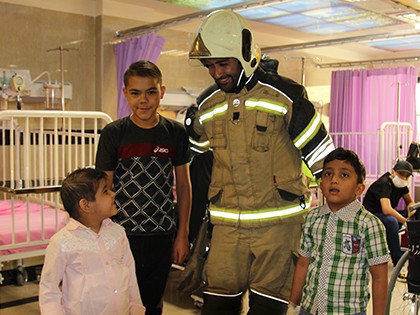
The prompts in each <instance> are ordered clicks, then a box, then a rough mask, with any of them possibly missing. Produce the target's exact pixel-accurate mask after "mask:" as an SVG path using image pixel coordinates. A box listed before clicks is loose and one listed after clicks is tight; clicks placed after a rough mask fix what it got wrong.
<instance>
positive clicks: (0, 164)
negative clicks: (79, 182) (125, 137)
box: [0, 110, 112, 284]
mask: <svg viewBox="0 0 420 315" xmlns="http://www.w3.org/2000/svg"><path fill="white" fill-rule="evenodd" d="M111 121H112V119H111V118H110V117H109V116H108V115H106V114H104V113H101V112H88V111H81V112H76V111H52V110H51V111H38V110H5V111H0V150H1V152H0V284H1V283H2V282H3V276H2V274H1V271H4V270H8V269H15V268H16V269H17V271H18V272H17V283H18V284H23V282H25V279H26V274H25V269H24V267H25V266H24V264H23V263H24V261H25V260H28V259H29V258H34V257H42V256H43V255H44V253H45V248H46V246H47V244H48V240H49V239H50V237H51V236H52V235H53V234H54V233H55V232H56V231H58V230H59V229H60V228H62V227H63V226H64V225H65V224H66V223H67V222H68V219H69V217H68V215H67V213H66V212H65V211H64V209H63V207H62V205H61V201H60V198H59V190H60V185H61V182H62V180H63V179H64V177H65V176H66V175H67V174H68V173H70V172H71V171H73V170H74V169H76V168H78V167H84V166H90V165H94V163H95V153H96V148H97V142H98V138H99V135H100V130H101V129H102V128H103V127H104V126H105V125H106V124H107V123H109V122H111Z"/></svg>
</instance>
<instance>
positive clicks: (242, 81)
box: [234, 68, 248, 93]
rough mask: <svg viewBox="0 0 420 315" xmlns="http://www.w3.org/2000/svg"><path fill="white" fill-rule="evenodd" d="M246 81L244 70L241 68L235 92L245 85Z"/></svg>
mask: <svg viewBox="0 0 420 315" xmlns="http://www.w3.org/2000/svg"><path fill="white" fill-rule="evenodd" d="M247 81H248V78H247V77H246V76H245V70H244V68H242V70H241V73H240V74H239V77H238V82H236V88H235V91H234V92H235V93H239V92H240V91H241V90H242V88H243V87H244V86H245V83H246V82H247Z"/></svg>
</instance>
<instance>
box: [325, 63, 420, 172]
mask: <svg viewBox="0 0 420 315" xmlns="http://www.w3.org/2000/svg"><path fill="white" fill-rule="evenodd" d="M417 77H418V69H416V68H414V67H399V68H383V69H371V70H344V71H334V72H333V73H332V80H331V101H330V132H331V133H334V132H358V131H360V132H376V131H378V130H379V129H380V127H381V124H382V123H383V122H397V121H398V107H400V122H408V123H410V124H411V126H412V127H413V135H416V100H415V91H416V83H417ZM398 89H400V102H399V101H398ZM349 141H351V137H350V140H349ZM335 145H336V146H344V147H346V143H335ZM375 149H376V148H375V145H374V144H373V143H372V144H369V143H365V144H364V146H363V148H360V151H363V153H364V154H363V156H365V157H366V156H368V157H369V156H372V157H374V154H368V153H369V152H368V151H369V150H375ZM365 151H366V152H365ZM356 152H357V151H356ZM357 153H358V154H359V155H360V153H359V152H357ZM366 153H367V154H366ZM365 159H366V158H365ZM364 162H365V164H367V165H370V164H371V163H372V164H373V163H374V162H373V161H368V160H365V161H364ZM367 168H368V167H367ZM367 171H369V170H368V169H367Z"/></svg>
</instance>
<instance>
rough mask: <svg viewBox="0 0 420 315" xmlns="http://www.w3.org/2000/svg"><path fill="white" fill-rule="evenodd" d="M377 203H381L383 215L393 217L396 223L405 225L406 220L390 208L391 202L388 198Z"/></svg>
mask: <svg viewBox="0 0 420 315" xmlns="http://www.w3.org/2000/svg"><path fill="white" fill-rule="evenodd" d="M379 202H380V203H381V209H382V213H383V214H385V215H391V216H393V217H395V219H397V221H398V222H400V223H401V224H405V222H406V221H407V219H406V218H404V216H402V215H401V214H400V213H399V212H398V211H397V210H395V209H394V208H392V206H391V200H390V199H389V198H381V199H380V200H379Z"/></svg>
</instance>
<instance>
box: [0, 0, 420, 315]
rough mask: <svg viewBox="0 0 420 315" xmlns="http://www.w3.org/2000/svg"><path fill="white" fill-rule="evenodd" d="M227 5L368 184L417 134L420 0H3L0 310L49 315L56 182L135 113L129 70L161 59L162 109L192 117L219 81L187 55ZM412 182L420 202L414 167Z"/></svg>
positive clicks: (179, 299)
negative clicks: (46, 299) (44, 304)
mask: <svg viewBox="0 0 420 315" xmlns="http://www.w3.org/2000/svg"><path fill="white" fill-rule="evenodd" d="M222 6H225V7H226V6H227V7H228V8H231V9H233V10H236V11H238V12H240V13H241V14H243V15H244V16H245V17H246V18H248V19H249V21H250V24H251V27H252V29H253V31H254V36H255V40H256V42H257V44H258V45H259V46H260V47H261V49H262V53H263V54H264V56H266V57H269V58H273V59H277V60H278V61H279V67H278V72H279V73H280V74H281V75H283V76H287V77H289V78H291V79H293V80H295V81H296V82H298V83H301V84H303V85H304V86H305V87H306V90H307V93H308V98H309V99H310V100H311V102H312V103H313V104H314V106H315V108H316V110H317V112H318V117H319V119H321V120H322V121H323V122H324V124H325V125H326V127H327V128H328V129H329V131H330V133H331V135H332V138H333V140H334V142H335V145H336V146H344V147H347V148H350V149H352V150H354V151H356V152H357V153H358V154H359V156H360V157H361V159H362V160H363V162H364V163H365V164H366V168H367V185H369V183H371V182H372V181H374V180H375V179H376V178H378V177H379V176H380V175H382V174H383V173H384V172H386V171H389V170H390V169H391V166H392V165H393V163H394V162H395V160H396V159H398V158H406V155H407V153H408V150H409V147H410V144H412V143H414V144H416V143H418V142H420V136H419V134H418V133H419V127H418V126H420V83H419V81H420V80H419V69H420V14H419V12H420V3H419V2H418V1H406V0H401V1H396V0H371V1H354V0H353V1H350V0H336V1H320V2H316V3H315V2H313V1H308V0H289V1H245V2H243V1H195V2H194V1H182V0H167V1H165V0H142V1H135V0H43V1H32V0H13V1H0V30H1V32H0V47H1V49H0V87H1V90H0V92H1V95H0V142H1V152H0V159H1V161H0V166H1V167H0V196H1V198H0V205H1V208H0V235H2V236H0V314H4V315H7V314H39V308H38V306H37V298H38V297H37V281H38V279H39V273H40V270H41V268H42V263H43V253H44V249H45V246H46V244H47V243H48V238H49V237H51V235H52V234H53V233H54V232H55V231H56V230H57V229H59V228H60V227H61V226H62V225H63V224H65V222H64V221H65V218H64V217H63V213H64V212H63V211H62V210H61V204H60V200H59V198H58V190H59V186H60V181H61V180H62V178H63V177H64V176H65V174H66V173H68V172H69V171H71V170H72V169H74V168H75V167H78V166H88V165H92V164H93V163H94V153H95V149H96V143H97V138H98V136H99V133H100V129H101V128H102V127H103V126H104V125H105V124H106V123H109V122H110V121H112V120H115V119H118V118H120V117H123V116H126V115H128V113H129V111H128V106H127V104H126V102H125V100H124V97H123V96H122V93H121V88H122V74H123V73H124V71H125V69H126V68H127V67H128V65H129V64H130V63H131V62H133V61H136V60H138V59H149V60H151V61H153V62H155V63H156V64H157V65H158V66H159V68H160V69H161V70H162V74H163V83H164V84H165V85H166V87H167V92H166V94H165V97H164V98H163V100H162V102H161V107H160V110H159V111H160V113H161V114H162V115H164V116H167V117H170V118H174V119H177V120H179V121H181V122H183V118H184V114H185V111H186V109H187V108H188V107H189V106H191V105H192V104H194V103H195V99H196V97H197V96H198V94H199V93H200V92H201V91H202V90H203V89H205V88H206V87H207V86H209V85H210V84H212V79H211V77H210V76H209V75H208V73H207V71H206V69H205V68H204V67H202V66H199V65H197V64H194V63H192V62H190V61H189V60H188V50H189V49H190V45H191V42H192V39H193V38H194V34H195V30H196V29H197V27H198V25H199V23H200V21H201V20H202V19H203V17H204V16H205V15H206V14H207V13H208V12H210V11H211V10H214V9H216V8H219V7H222ZM270 10H271V11H270ZM272 10H274V11H272ZM273 12H274V13H273ZM279 12H282V13H281V14H280V13H279ZM276 14H278V18H274V17H275V15H276ZM364 19H365V20H364ZM309 20H312V22H310V21H309ZM313 21H315V22H313ZM419 168H420V167H419ZM410 186H411V191H412V194H413V197H414V198H415V200H416V201H420V176H419V175H418V173H417V172H416V173H415V175H414V176H413V179H412V180H411V182H410ZM313 189H314V194H313V197H314V204H319V203H322V197H320V195H319V192H317V190H316V187H313ZM32 207H33V208H32ZM29 208H31V210H29ZM33 209H34V210H33ZM32 211H34V213H35V215H38V216H40V217H39V218H37V219H34V220H35V221H36V220H38V221H37V222H38V223H36V224H33V223H32V219H30V218H29V212H32ZM193 211H194V209H193ZM48 213H49V214H50V215H51V218H50V219H48V220H50V221H44V218H41V217H46V216H47V214H48ZM3 214H5V216H4V217H2V216H1V215H3ZM6 215H7V216H6ZM31 215H32V214H31ZM19 220H21V221H22V222H19ZM198 224H199V223H198ZM34 225H37V226H39V231H34V232H33V231H32V230H30V229H32V228H33V227H34ZM18 231H21V232H22V235H17V232H18ZM5 234H7V235H5ZM2 238H3V239H2ZM176 271H177V269H176V268H174V273H173V274H172V275H171V276H172V277H173V278H170V281H169V283H168V288H167V292H166V293H165V304H166V305H167V307H166V310H165V312H166V313H165V314H198V312H199V311H198V307H197V305H195V304H194V303H196V302H195V301H194V300H193V299H190V298H189V297H185V296H180V295H179V293H178V292H177V290H176V286H177V282H179V281H180V279H178V278H177V274H176Z"/></svg>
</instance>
